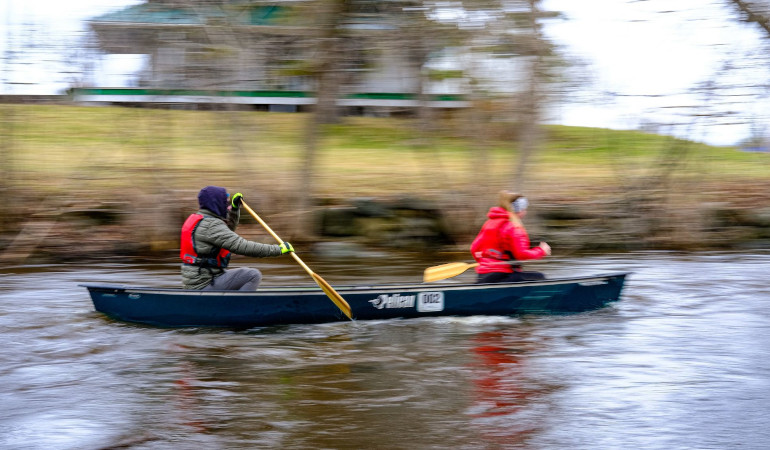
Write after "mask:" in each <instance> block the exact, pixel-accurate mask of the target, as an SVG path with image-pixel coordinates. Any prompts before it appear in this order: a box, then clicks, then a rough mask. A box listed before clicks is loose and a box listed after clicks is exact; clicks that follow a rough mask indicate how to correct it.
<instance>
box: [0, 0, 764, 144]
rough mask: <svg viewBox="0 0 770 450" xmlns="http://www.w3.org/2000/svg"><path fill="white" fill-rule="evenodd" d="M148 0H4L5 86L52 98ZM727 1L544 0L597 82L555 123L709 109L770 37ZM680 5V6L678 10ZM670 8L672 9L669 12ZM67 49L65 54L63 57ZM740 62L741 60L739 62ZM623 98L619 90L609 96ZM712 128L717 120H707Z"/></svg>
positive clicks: (700, 130) (559, 33)
mask: <svg viewBox="0 0 770 450" xmlns="http://www.w3.org/2000/svg"><path fill="white" fill-rule="evenodd" d="M137 3H143V1H141V0H69V1H60V0H26V1H16V0H0V30H2V31H0V56H1V57H2V58H3V59H2V60H0V82H2V84H0V92H2V93H40V94H53V93H58V92H60V91H61V90H63V89H65V88H66V87H68V85H69V82H70V81H71V78H72V77H73V76H76V75H72V74H62V73H61V72H63V71H65V69H64V67H65V66H66V65H65V64H64V62H63V61H64V60H68V59H71V56H70V55H69V54H67V52H68V51H69V52H71V50H65V49H62V48H61V47H62V43H63V42H69V43H72V44H74V43H76V42H77V37H78V36H79V35H82V33H83V32H84V30H85V23H84V20H86V19H88V18H90V17H94V16H97V15H100V14H103V13H106V12H109V11H113V10H116V9H120V8H123V7H126V6H129V5H133V4H137ZM724 3H725V2H724V1H723V0H676V2H672V1H671V0H648V1H631V0H579V1H578V0H544V1H543V6H544V9H548V10H554V11H562V12H563V13H564V14H565V17H566V20H558V21H553V23H551V24H549V25H548V26H547V28H546V33H547V35H548V36H549V37H551V38H552V39H553V40H554V41H555V42H556V43H558V44H559V45H561V46H563V47H564V49H565V50H567V51H568V52H569V53H571V54H572V55H575V56H578V57H579V58H581V59H582V60H584V61H585V62H586V63H588V65H587V66H586V67H585V68H584V69H581V70H583V73H581V76H583V77H585V78H587V79H589V80H590V81H592V82H593V85H592V86H591V89H587V90H585V92H583V95H581V96H580V98H579V100H585V101H584V102H583V103H574V102H571V103H570V104H568V105H565V106H563V107H561V108H559V109H558V110H557V111H556V112H555V113H554V115H553V116H552V117H551V121H552V122H555V123H563V124H565V125H578V126H596V127H613V128H624V129H634V128H639V127H641V126H642V125H644V124H648V123H668V122H676V121H681V117H678V116H676V114H675V113H676V112H677V111H679V110H680V109H679V108H678V107H681V106H682V105H690V106H695V105H698V104H699V103H698V102H701V103H704V107H707V106H708V105H707V104H706V103H708V99H706V100H704V99H703V98H696V97H694V96H692V95H689V94H687V93H688V91H689V90H690V89H691V88H693V87H694V86H696V85H697V84H699V83H704V82H708V81H714V80H715V74H716V73H717V72H718V71H719V69H720V68H721V67H722V66H723V65H724V64H725V62H731V63H733V64H734V65H740V62H741V61H746V57H747V55H749V54H751V53H752V52H761V51H762V48H763V45H764V41H765V40H767V38H765V36H764V35H763V34H762V33H760V32H759V31H758V30H757V29H755V27H752V26H747V25H745V24H739V23H737V22H736V21H734V20H733V17H734V16H735V14H734V13H732V12H731V10H729V9H726V8H725V6H724ZM674 9H675V10H674ZM666 10H672V11H670V12H665V11H666ZM30 35H34V36H35V37H36V40H37V42H41V43H43V44H44V45H42V46H39V47H37V48H25V49H24V51H23V52H22V53H15V54H14V55H13V56H12V60H13V61H15V62H16V63H15V64H14V67H19V66H20V67H23V69H24V71H23V74H21V73H19V72H18V71H17V72H16V73H15V74H9V73H8V70H7V67H8V65H7V61H8V56H9V54H10V53H9V52H8V51H7V50H8V49H9V46H8V45H7V42H11V43H12V46H11V47H10V48H11V49H12V50H19V45H21V44H20V42H25V41H26V42H29V39H28V36H30ZM63 55H64V56H63ZM19 61H23V62H24V64H19V63H18V62H19ZM736 62H737V63H736ZM140 64H141V59H140V58H138V57H130V56H129V57H126V56H111V57H108V58H104V59H103V60H101V61H100V62H99V64H98V66H97V67H96V68H97V71H98V72H99V74H100V76H99V77H98V78H97V79H96V80H95V82H96V83H97V84H99V85H103V86H106V85H117V84H120V83H125V77H123V76H120V75H121V74H122V72H125V71H126V70H131V69H132V68H137V67H138V66H139V65H140ZM733 76H734V77H736V78H735V79H734V80H733V81H734V82H735V83H744V84H745V83H749V84H751V83H754V84H756V85H759V83H764V82H765V81H766V79H767V76H768V73H767V71H766V70H764V68H762V69H761V70H760V69H758V68H748V69H746V70H743V71H740V72H738V73H737V74H736V75H733ZM610 93H612V94H620V95H610ZM768 106H769V105H767V102H766V100H762V101H752V102H747V103H746V104H744V105H743V106H742V107H741V108H739V109H740V110H739V111H738V113H739V114H737V115H736V117H735V120H733V121H734V122H744V123H742V124H734V125H719V126H714V125H711V124H709V123H707V122H702V123H697V122H693V121H692V120H689V122H690V124H688V125H687V126H684V127H683V126H680V127H677V128H676V129H673V128H672V129H661V130H657V131H662V132H667V133H671V134H677V135H680V136H683V137H689V138H692V139H696V140H702V141H706V142H709V143H713V144H720V145H722V144H724V145H729V144H734V143H736V142H737V141H739V140H740V139H744V138H746V137H747V136H748V134H749V132H750V125H749V124H747V123H746V122H747V121H748V120H749V119H751V118H752V117H756V118H758V121H759V122H760V124H763V123H764V122H763V121H766V120H767V113H765V111H768V110H770V108H768ZM707 125H708V126H707Z"/></svg>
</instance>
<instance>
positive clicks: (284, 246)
mask: <svg viewBox="0 0 770 450" xmlns="http://www.w3.org/2000/svg"><path fill="white" fill-rule="evenodd" d="M280 247H281V254H282V255H285V254H286V253H289V252H293V251H294V247H292V246H291V244H289V243H288V242H282V243H281V245H280Z"/></svg>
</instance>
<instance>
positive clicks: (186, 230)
mask: <svg viewBox="0 0 770 450" xmlns="http://www.w3.org/2000/svg"><path fill="white" fill-rule="evenodd" d="M203 218H204V216H203V214H191V215H190V217H188V218H187V220H185V222H184V225H182V242H181V245H180V249H179V257H180V258H182V261H184V262H185V264H190V265H193V266H199V267H218V268H220V269H224V268H225V267H227V265H228V264H229V263H230V251H229V250H225V249H223V248H215V249H214V250H213V251H212V252H211V254H210V255H198V249H197V248H196V246H195V230H196V229H197V228H198V225H200V223H201V221H202V220H203Z"/></svg>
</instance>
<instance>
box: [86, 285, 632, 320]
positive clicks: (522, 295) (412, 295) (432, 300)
mask: <svg viewBox="0 0 770 450" xmlns="http://www.w3.org/2000/svg"><path fill="white" fill-rule="evenodd" d="M626 275H627V274H626V273H617V274H609V275H596V276H589V277H578V278H562V279H551V280H544V281H536V282H521V283H500V284H483V285H482V284H413V285H378V286H346V287H335V289H336V290H337V292H339V294H340V295H341V296H342V297H343V298H344V299H345V300H346V301H347V302H348V303H349V304H350V306H351V308H352V310H353V317H354V319H355V320H382V319H394V318H415V317H430V316H472V315H493V316H496V315H503V316H516V315H524V314H570V313H579V312H584V311H590V310H595V309H599V308H602V307H604V306H606V305H607V304H608V303H611V302H614V301H617V300H619V299H620V294H621V291H622V289H623V284H624V281H625V277H626ZM83 286H84V287H86V288H87V289H88V291H89V293H90V295H91V300H92V301H93V304H94V307H95V309H96V310H97V311H99V312H101V313H104V314H106V315H107V316H109V317H111V318H113V319H116V320H121V321H126V322H134V323H142V324H148V325H154V326H160V327H233V328H251V327H257V326H268V325H280V324H299V323H323V322H336V321H345V320H348V319H347V318H346V317H345V316H344V315H343V314H342V313H341V312H340V310H339V309H337V307H336V306H335V305H334V304H333V303H332V302H331V300H330V299H329V298H328V297H327V296H326V295H325V294H324V293H323V291H321V290H320V289H318V288H317V287H311V286H308V287H300V288H289V287H271V288H262V289H260V290H259V291H257V292H234V291H191V290H181V289H159V288H135V287H128V286H109V285H83Z"/></svg>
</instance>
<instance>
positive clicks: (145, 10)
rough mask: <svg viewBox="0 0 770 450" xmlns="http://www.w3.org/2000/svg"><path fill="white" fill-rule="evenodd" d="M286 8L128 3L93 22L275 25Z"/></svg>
mask: <svg viewBox="0 0 770 450" xmlns="http://www.w3.org/2000/svg"><path fill="white" fill-rule="evenodd" d="M286 11H287V8H285V7H282V6H277V5H266V6H264V5H263V6H256V5H254V6H246V7H240V8H237V7H225V8H220V7H211V6H201V7H196V8H179V7H174V8H169V7H164V6H163V5H158V4H150V3H145V4H141V5H134V6H129V7H128V8H125V9H122V10H120V11H114V12H111V13H107V14H103V15H101V16H98V17H94V18H93V19H91V20H90V21H91V22H114V23H147V24H177V25H205V24H207V23H210V22H211V21H212V20H214V21H216V20H222V21H226V22H227V23H229V24H233V25H274V24H276V22H277V21H278V20H279V19H280V18H282V17H283V15H284V14H283V13H285V12H286Z"/></svg>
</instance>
